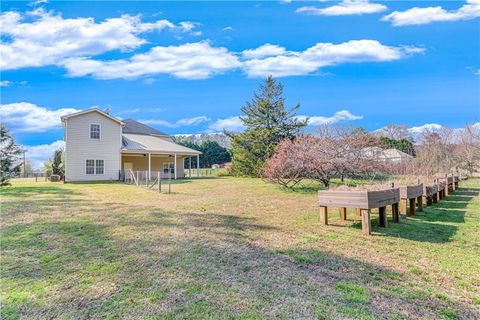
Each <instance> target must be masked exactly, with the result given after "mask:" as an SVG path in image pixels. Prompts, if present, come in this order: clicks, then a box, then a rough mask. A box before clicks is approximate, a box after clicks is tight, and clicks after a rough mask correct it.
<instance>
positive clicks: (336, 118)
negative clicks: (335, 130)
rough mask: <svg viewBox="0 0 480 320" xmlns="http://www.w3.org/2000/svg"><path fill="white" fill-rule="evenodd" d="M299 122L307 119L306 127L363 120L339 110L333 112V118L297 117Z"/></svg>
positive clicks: (348, 112)
mask: <svg viewBox="0 0 480 320" xmlns="http://www.w3.org/2000/svg"><path fill="white" fill-rule="evenodd" d="M297 118H298V119H299V120H305V119H307V118H308V125H309V126H320V125H324V124H334V123H338V122H341V121H345V120H360V119H363V116H359V115H354V114H352V113H351V112H350V111H348V110H341V111H337V112H335V114H334V115H333V116H330V117H325V116H311V117H308V116H298V117H297Z"/></svg>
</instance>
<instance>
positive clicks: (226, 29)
mask: <svg viewBox="0 0 480 320" xmlns="http://www.w3.org/2000/svg"><path fill="white" fill-rule="evenodd" d="M222 31H233V27H232V26H226V27H225V28H223V29H222Z"/></svg>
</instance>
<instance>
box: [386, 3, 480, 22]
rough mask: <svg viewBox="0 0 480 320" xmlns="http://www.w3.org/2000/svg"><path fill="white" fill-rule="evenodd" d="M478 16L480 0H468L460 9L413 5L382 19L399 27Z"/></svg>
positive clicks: (479, 15)
mask: <svg viewBox="0 0 480 320" xmlns="http://www.w3.org/2000/svg"><path fill="white" fill-rule="evenodd" d="M477 17H480V0H467V3H466V4H464V5H463V6H462V7H460V8H459V9H458V10H453V11H447V10H445V9H443V8H442V7H440V6H437V7H423V8H419V7H413V8H410V9H408V10H406V11H394V12H392V13H390V14H388V15H386V16H384V17H383V18H382V20H383V21H390V22H391V23H392V25H394V26H396V27H399V26H408V25H420V24H429V23H433V22H447V21H459V20H471V19H475V18H477Z"/></svg>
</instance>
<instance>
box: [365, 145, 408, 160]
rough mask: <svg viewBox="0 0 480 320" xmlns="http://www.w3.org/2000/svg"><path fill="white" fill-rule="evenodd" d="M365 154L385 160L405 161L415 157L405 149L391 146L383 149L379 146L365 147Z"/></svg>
mask: <svg viewBox="0 0 480 320" xmlns="http://www.w3.org/2000/svg"><path fill="white" fill-rule="evenodd" d="M363 151H364V153H365V156H367V157H369V158H373V159H376V160H380V161H383V162H393V163H399V162H405V161H407V160H410V159H413V157H412V156H411V155H409V154H407V153H405V152H403V151H400V150H397V149H394V148H391V149H382V148H379V147H369V148H365V149H363Z"/></svg>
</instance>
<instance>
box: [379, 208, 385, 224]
mask: <svg viewBox="0 0 480 320" xmlns="http://www.w3.org/2000/svg"><path fill="white" fill-rule="evenodd" d="M378 214H379V216H380V220H379V225H380V227H384V228H386V227H387V207H380V208H378Z"/></svg>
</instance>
